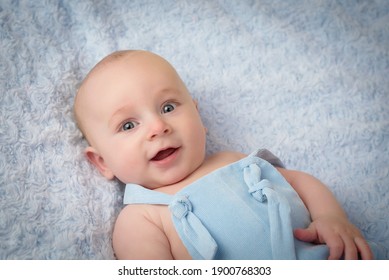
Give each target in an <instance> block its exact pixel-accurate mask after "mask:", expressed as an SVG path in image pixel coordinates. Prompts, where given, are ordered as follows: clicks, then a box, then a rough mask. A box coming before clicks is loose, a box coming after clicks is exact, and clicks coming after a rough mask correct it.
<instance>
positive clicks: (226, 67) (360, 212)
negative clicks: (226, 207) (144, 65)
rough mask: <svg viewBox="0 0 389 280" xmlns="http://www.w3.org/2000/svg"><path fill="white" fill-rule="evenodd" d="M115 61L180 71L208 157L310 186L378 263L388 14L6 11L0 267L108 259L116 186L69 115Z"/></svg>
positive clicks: (386, 242)
mask: <svg viewBox="0 0 389 280" xmlns="http://www.w3.org/2000/svg"><path fill="white" fill-rule="evenodd" d="M118 49H146V50H150V51H153V52H156V53H158V54H160V55H162V56H163V57H165V58H166V59H167V60H169V61H170V62H171V63H172V64H173V65H174V66H175V67H176V69H177V70H178V72H179V73H180V74H181V76H182V78H183V80H184V81H185V82H186V84H187V86H188V88H189V89H190V91H191V92H192V94H193V96H194V98H196V99H197V100H198V101H199V106H200V112H201V115H202V118H203V120H204V123H205V124H206V126H207V127H208V130H209V133H208V151H209V152H214V151H218V150H222V149H232V150H237V151H241V152H246V153H249V152H251V151H253V150H255V149H256V148H259V147H261V148H267V149H269V150H271V151H272V152H273V153H274V154H276V155H278V156H279V157H280V158H281V159H282V160H283V162H284V163H286V165H287V167H288V168H293V169H300V170H304V171H306V172H308V173H311V174H313V175H315V176H316V177H318V178H319V179H321V180H322V181H323V182H325V183H326V184H327V185H328V186H329V188H330V189H331V190H332V191H333V193H334V194H335V195H336V197H337V198H338V199H339V201H340V203H341V204H342V205H343V207H344V209H345V210H346V212H347V214H348V215H349V218H350V220H351V221H352V222H353V223H355V224H356V225H357V226H358V227H359V228H360V229H361V231H362V232H363V234H364V235H365V237H366V238H367V239H369V240H373V241H376V242H378V243H380V244H381V245H382V248H383V250H386V252H387V255H388V257H387V258H389V253H388V252H389V219H388V210H387V209H388V205H389V189H388V188H389V78H388V76H389V1H387V0H375V1H370V0H361V1H353V0H344V1H335V0H328V1H327V0H313V1H311V0H295V1H282V0H271V1H270V0H257V1H255V0H251V1H250V0H243V1H232V0H218V1H217V0H214V1H205V0H200V1H191V0H183V1H173V0H166V1H153V0H147V1H144V0H127V1H123V0H117V1H110V0H100V1H94V0H82V1H79V0H69V1H28V0H20V1H10V0H2V1H1V2H0V50H1V51H0V56H1V57H0V89H1V94H0V124H1V125H0V259H113V258H114V254H113V251H112V246H111V234H112V227H113V224H114V222H115V219H116V216H117V214H118V212H119V211H120V208H121V207H122V196H123V186H122V185H121V184H119V183H118V182H114V181H113V182H109V181H106V180H105V179H104V178H102V177H101V176H100V174H98V173H97V172H96V170H94V168H93V167H92V166H91V165H90V164H89V163H88V162H87V161H86V160H85V159H84V157H83V153H82V152H83V149H84V148H85V146H86V143H85V141H84V140H83V138H82V137H81V134H80V132H79V131H78V129H77V127H76V125H75V124H74V120H73V116H72V104H73V98H74V95H75V92H76V90H77V87H78V85H79V83H80V81H81V79H82V78H83V77H84V76H85V74H86V73H87V72H88V70H89V69H90V68H91V67H92V66H93V65H94V64H95V63H96V62H97V61H99V60H100V59H101V58H102V57H103V56H105V55H107V54H108V53H110V52H112V51H114V50H118Z"/></svg>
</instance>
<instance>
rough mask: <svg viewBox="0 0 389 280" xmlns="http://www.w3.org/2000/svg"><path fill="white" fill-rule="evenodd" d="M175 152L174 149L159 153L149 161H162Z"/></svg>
mask: <svg viewBox="0 0 389 280" xmlns="http://www.w3.org/2000/svg"><path fill="white" fill-rule="evenodd" d="M175 150H176V149H174V148H168V149H166V150H163V151H160V152H158V154H156V155H155V157H153V158H152V159H151V160H154V161H159V160H163V159H165V158H167V157H168V156H170V155H171V154H173V153H174V152H175Z"/></svg>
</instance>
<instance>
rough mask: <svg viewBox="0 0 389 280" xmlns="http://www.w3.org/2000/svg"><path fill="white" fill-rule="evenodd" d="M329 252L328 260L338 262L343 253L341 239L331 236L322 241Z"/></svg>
mask: <svg viewBox="0 0 389 280" xmlns="http://www.w3.org/2000/svg"><path fill="white" fill-rule="evenodd" d="M324 243H326V244H327V246H328V249H329V250H330V255H329V257H328V259H329V260H339V259H340V258H341V257H342V255H343V252H344V243H343V239H342V238H341V237H340V236H339V235H335V234H334V235H332V236H331V237H328V238H326V239H325V240H324Z"/></svg>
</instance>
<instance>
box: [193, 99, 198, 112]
mask: <svg viewBox="0 0 389 280" xmlns="http://www.w3.org/2000/svg"><path fill="white" fill-rule="evenodd" d="M192 101H193V103H194V105H195V106H196V109H197V111H198V110H199V102H197V100H196V99H192Z"/></svg>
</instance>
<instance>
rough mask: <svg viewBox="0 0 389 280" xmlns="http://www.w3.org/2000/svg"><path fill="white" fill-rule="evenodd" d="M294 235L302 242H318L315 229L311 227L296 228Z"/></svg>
mask: <svg viewBox="0 0 389 280" xmlns="http://www.w3.org/2000/svg"><path fill="white" fill-rule="evenodd" d="M294 237H296V238H297V239H298V240H301V241H304V242H318V236H317V232H316V229H315V228H313V227H308V228H305V229H304V228H296V229H295V230H294Z"/></svg>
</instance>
